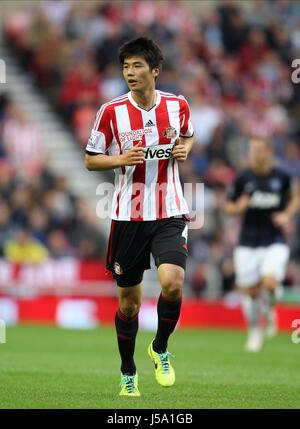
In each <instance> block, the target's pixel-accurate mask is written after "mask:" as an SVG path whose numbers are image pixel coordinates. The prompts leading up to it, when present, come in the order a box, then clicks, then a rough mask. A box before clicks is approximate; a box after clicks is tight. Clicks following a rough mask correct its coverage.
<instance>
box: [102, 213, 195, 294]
mask: <svg viewBox="0 0 300 429" xmlns="http://www.w3.org/2000/svg"><path fill="white" fill-rule="evenodd" d="M187 229H188V225H187V220H186V218H185V217H184V216H182V217H171V218H167V219H161V220H154V221H142V222H138V221H132V222H131V221H116V220H112V222H111V230H110V236H109V243H108V249H107V258H106V268H107V269H108V270H109V271H111V272H112V273H113V277H114V278H115V279H116V281H117V284H118V286H120V287H130V286H135V285H137V284H139V283H140V282H141V281H142V279H143V274H144V271H145V270H148V269H150V268H151V265H150V253H152V255H153V258H154V261H155V265H156V266H157V267H159V265H161V264H166V263H167V264H174V265H179V266H180V267H182V268H183V269H184V270H185V265H186V258H187V255H188V250H187Z"/></svg>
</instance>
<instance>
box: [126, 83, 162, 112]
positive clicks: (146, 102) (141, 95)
mask: <svg viewBox="0 0 300 429" xmlns="http://www.w3.org/2000/svg"><path fill="white" fill-rule="evenodd" d="M131 95H132V98H133V99H134V101H135V102H136V103H137V104H138V105H139V106H140V107H142V108H143V109H145V110H150V109H152V107H153V106H154V105H155V103H156V91H155V87H153V88H149V89H146V90H145V91H131Z"/></svg>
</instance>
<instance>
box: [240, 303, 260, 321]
mask: <svg viewBox="0 0 300 429" xmlns="http://www.w3.org/2000/svg"><path fill="white" fill-rule="evenodd" d="M242 306H243V311H244V316H245V318H246V321H247V324H248V327H249V328H250V329H253V328H259V316H260V314H259V313H260V311H259V307H260V305H259V297H255V298H252V297H251V296H249V295H244V296H243V297H242Z"/></svg>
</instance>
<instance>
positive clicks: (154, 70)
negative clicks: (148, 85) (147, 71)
mask: <svg viewBox="0 0 300 429" xmlns="http://www.w3.org/2000/svg"><path fill="white" fill-rule="evenodd" d="M159 71H160V70H159V67H155V68H154V69H153V70H152V75H153V77H154V79H157V78H158V75H159Z"/></svg>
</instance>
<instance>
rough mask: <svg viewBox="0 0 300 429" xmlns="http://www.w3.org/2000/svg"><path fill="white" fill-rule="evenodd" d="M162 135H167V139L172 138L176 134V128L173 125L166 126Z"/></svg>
mask: <svg viewBox="0 0 300 429" xmlns="http://www.w3.org/2000/svg"><path fill="white" fill-rule="evenodd" d="M163 135H164V137H167V138H168V139H172V138H174V137H176V136H177V130H176V128H174V127H168V128H167V129H165V131H164V132H163Z"/></svg>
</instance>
